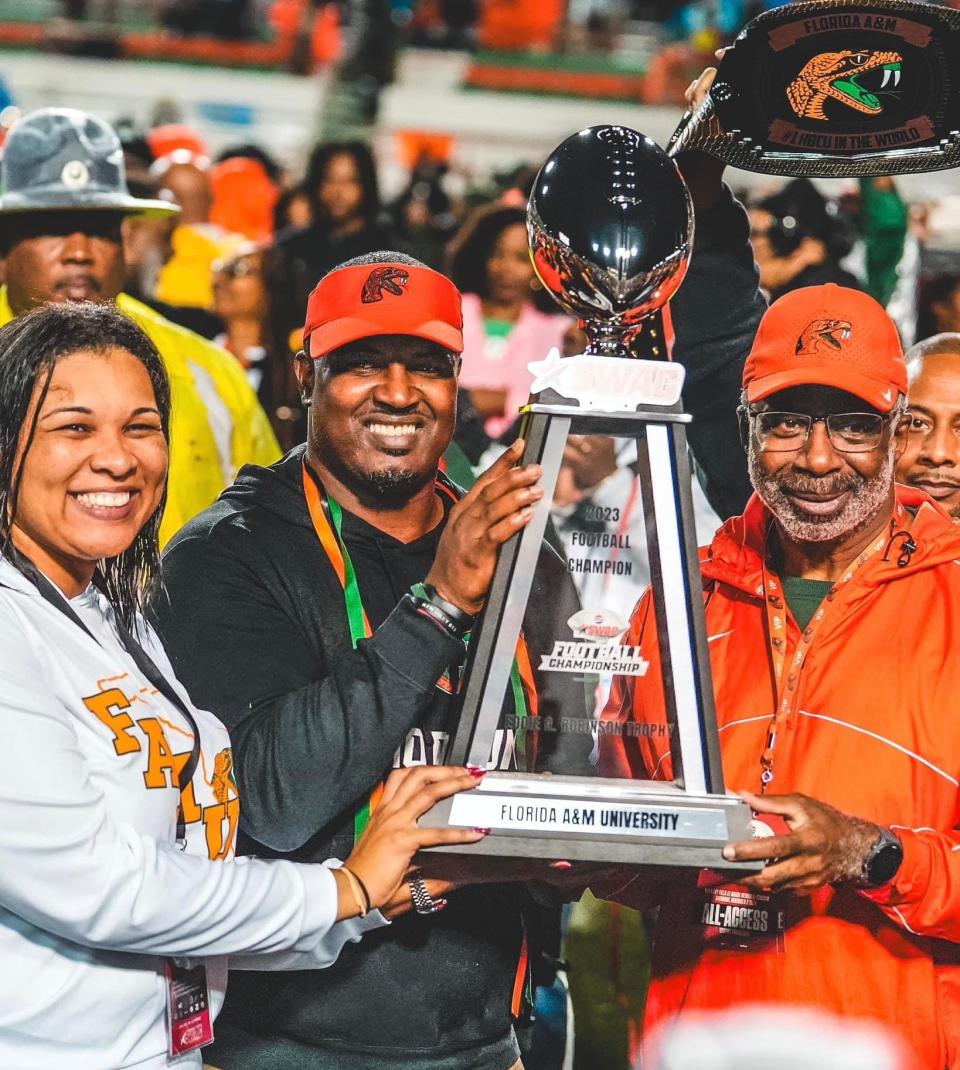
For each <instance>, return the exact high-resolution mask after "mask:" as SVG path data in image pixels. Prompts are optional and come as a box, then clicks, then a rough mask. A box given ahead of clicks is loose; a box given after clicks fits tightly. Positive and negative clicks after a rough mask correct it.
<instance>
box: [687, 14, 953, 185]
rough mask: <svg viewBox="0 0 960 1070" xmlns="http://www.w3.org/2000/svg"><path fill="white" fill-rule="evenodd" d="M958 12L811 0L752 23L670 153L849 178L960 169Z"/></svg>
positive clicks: (776, 170)
mask: <svg viewBox="0 0 960 1070" xmlns="http://www.w3.org/2000/svg"><path fill="white" fill-rule="evenodd" d="M958 69H960V11H957V10H952V9H950V8H948V7H939V6H934V5H933V4H922V3H914V2H912V0H801V2H800V3H792V4H787V5H785V6H783V7H779V8H776V9H774V10H773V11H768V12H765V13H764V14H762V15H759V16H758V17H757V18H755V19H754V20H753V21H752V22H750V23H749V24H748V25H747V26H746V27H745V28H744V29H743V30H742V31H741V32H740V34H739V35H738V37H737V39H736V41H735V42H734V44H733V45H732V47H730V48H729V49H727V50H726V52H725V53H724V56H723V58H722V60H721V61H720V64H719V67H718V69H717V76H716V78H715V80H714V82H713V85H712V87H711V89H710V92H709V93H708V94H707V97H706V99H705V100H704V101H703V103H702V104H701V105H700V107H699V108H697V109H696V111H694V112H692V113H690V114H688V115H687V116H685V118H684V121H683V122H682V123H681V124H680V126H679V127H678V129H677V131H676V133H675V134H674V136H673V138H672V140H671V142H670V145H669V148H668V151H669V152H670V153H671V155H676V154H678V153H681V152H689V151H702V152H709V153H710V154H712V155H713V156H716V157H717V158H718V159H720V160H723V161H724V163H727V164H730V165H731V166H733V167H740V168H743V169H744V170H747V171H759V172H762V173H764V174H774V175H818V176H821V177H824V178H845V177H851V176H858V175H893V174H905V173H910V172H919V171H937V170H941V169H943V168H948V167H955V166H956V165H957V164H958V163H960V81H958V79H957V77H956V72H957V70H958Z"/></svg>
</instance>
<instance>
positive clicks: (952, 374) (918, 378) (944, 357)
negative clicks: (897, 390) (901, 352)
mask: <svg viewBox="0 0 960 1070" xmlns="http://www.w3.org/2000/svg"><path fill="white" fill-rule="evenodd" d="M907 372H908V375H909V379H910V388H909V398H910V400H913V399H914V398H915V397H920V396H923V395H931V397H930V400H940V399H942V392H943V390H944V389H947V390H950V391H951V393H952V392H953V389H954V388H956V389H957V390H958V391H960V347H958V348H957V349H956V350H955V351H949V350H945V351H944V352H942V353H928V354H927V355H926V356H925V357H924V358H923V360H922V361H921V362H919V364H918V365H916V366H912V365H911V364H908V365H907ZM935 395H936V396H935Z"/></svg>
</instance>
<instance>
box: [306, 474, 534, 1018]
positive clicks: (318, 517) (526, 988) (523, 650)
mask: <svg viewBox="0 0 960 1070" xmlns="http://www.w3.org/2000/svg"><path fill="white" fill-rule="evenodd" d="M435 487H436V491H437V493H439V494H445V495H446V496H447V497H448V498H450V499H451V501H453V502H456V501H458V500H459V499H458V496H457V494H456V492H455V491H454V490H453V488H452V487H450V486H448V485H447V484H446V483H444V482H443V481H442V480H441V479H440V478H439V476H438V478H437V481H436V484H435ZM303 491H304V496H305V497H306V500H307V509H308V511H309V513H310V519H311V520H312V521H313V529H314V531H315V532H316V533H317V538H318V539H319V540H320V545H321V546H322V547H323V550H324V552H325V553H326V555H327V558H328V560H329V561H330V564H331V565H332V566H333V571H334V572H335V573H336V576H337V579H338V580H339V581H340V586H341V587H342V588H343V600H344V604H345V606H346V610H347V622H348V624H349V627H350V640H351V643H352V644H353V648H354V650H356V648H357V644H358V643H359V642H360V640H361V639H369V638H370V637H371V636H372V635H373V629H372V628H371V627H370V620H369V618H368V617H367V613H366V610H365V609H364V608H363V602H362V600H361V598H360V586H359V584H358V583H357V574H356V572H355V571H354V567H353V562H352V561H351V560H350V554H349V552H348V550H347V547H346V545H345V544H344V541H343V534H342V530H343V509H342V507H341V506H340V503H339V502H337V501H336V499H334V498H332V497H331V496H330V495H329V494H327V493H325V492H324V491H322V490H321V487H320V484H319V481H318V480H317V478H316V476H315V475H314V474H313V472H312V471H311V469H310V468H309V466H308V465H307V463H306V461H304V464H303ZM469 641H470V633H469V632H468V633H467V634H466V635H465V636H464V645H466V644H467V643H469ZM443 681H444V677H441V680H440V681H438V685H439V686H441V687H442V689H443V690H445V691H449V692H450V693H451V694H455V693H456V691H457V690H458V687H457V685H455V684H454V683H453V682H452V681H451V682H450V684H449V686H444V684H443ZM510 689H511V692H512V694H513V703H514V710H515V713H516V715H517V718H518V720H517V724H518V729H517V733H516V748H517V753H518V754H523V755H524V757H525V759H526V760H525V764H526V765H527V766H528V767H529V768H532V767H533V765H534V764H535V762H536V733H531V734H530V735H529V736H528V735H527V732H526V729H525V728H523V727H522V726H523V725H524V724H526V720H527V717H528V714H529V716H531V717H537V716H538V714H539V700H538V696H537V689H536V686H535V684H534V679H533V666H532V664H531V661H530V652H529V650H528V649H527V644H526V641H525V640H524V638H523V636H522V635H521V636H520V637H519V638H518V639H517V649H516V655H515V657H514V660H513V666H512V668H511V670H510ZM382 795H383V783H382V782H381V783H380V784H378V785H377V786H376V787H375V788H374V789H373V791H372V792H371V793H370V797H369V798H368V799H367V800H366V801H365V802H364V803H363V804H362V805H361V806H359V807H358V808H357V811H356V813H355V814H354V817H353V835H354V842H356V840H358V839H359V838H360V836H361V835H362V834H363V830H364V829H365V828H366V827H367V823H368V822H369V820H370V815H371V814H372V813H373V812H374V811H375V810H376V808H377V806H378V804H379V802H380V798H381V796H382ZM524 1002H526V1003H527V1004H528V1005H530V1006H532V1003H533V991H532V979H531V973H530V945H529V939H528V935H527V926H526V923H524V926H523V939H522V942H521V947H520V959H519V962H518V963H517V972H516V976H515V979H514V984H513V992H512V999H511V1010H512V1013H513V1015H514V1017H515V1018H519V1017H520V1015H521V1013H522V1011H523V1006H524Z"/></svg>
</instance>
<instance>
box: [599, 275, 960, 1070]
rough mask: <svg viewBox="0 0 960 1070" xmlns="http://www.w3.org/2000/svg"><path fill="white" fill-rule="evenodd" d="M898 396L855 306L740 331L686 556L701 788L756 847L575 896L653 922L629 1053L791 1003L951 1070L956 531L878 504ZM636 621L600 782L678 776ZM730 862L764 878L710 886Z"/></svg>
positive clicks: (919, 504) (649, 621)
mask: <svg viewBox="0 0 960 1070" xmlns="http://www.w3.org/2000/svg"><path fill="white" fill-rule="evenodd" d="M906 390H907V371H906V365H905V363H904V358H903V352H902V350H901V346H900V339H899V337H898V335H897V332H896V329H895V327H894V325H893V323H892V322H891V320H890V318H889V317H888V316H887V315H886V313H885V312H884V310H883V308H882V307H881V306H880V305H879V304H877V302H876V301H874V300H873V298H871V297H869V296H867V295H866V294H863V293H860V292H858V291H855V290H849V289H845V288H843V287H840V286H836V285H833V284H829V283H828V284H827V285H825V286H813V287H806V288H803V289H799V290H795V291H793V292H791V293H789V294H787V295H786V296H784V297H782V298H781V299H780V300H778V301H776V302H774V304H772V305H771V306H770V308H769V309H768V310H767V312H766V314H765V315H764V317H763V319H762V320H761V323H760V327H759V330H758V332H757V336H756V339H755V341H754V344H753V348H752V349H751V352H750V356H749V357H748V359H747V362H746V365H745V367H744V374H743V404H742V407H741V409H740V418H741V429H742V438H743V443H744V446H745V448H746V450H747V454H748V461H749V471H750V477H751V480H752V482H753V485H754V487H755V489H756V493H755V494H754V496H753V497H752V498H751V499H750V501H749V502H748V504H747V507H746V509H745V511H744V514H743V516H739V517H734V518H733V519H732V520H729V521H727V523H726V524H725V525H724V526H723V527H722V528H721V529H720V531H719V532H718V533H717V535H716V536H715V538H714V540H713V543H712V545H711V546H710V547H709V549H706V550H704V551H702V553H701V569H702V573H703V580H704V596H705V602H706V625H707V638H708V642H709V650H710V656H711V666H712V670H713V680H714V689H715V693H716V709H717V722H718V727H719V730H720V747H721V755H722V760H723V769H724V777H725V780H726V786H727V788H728V790H733V791H738V792H740V793H742V795H743V797H744V798H745V799H746V800H747V801H748V802H749V803H750V805H751V806H752V807H753V809H754V811H755V817H756V823H755V835H756V836H757V837H760V838H757V839H753V840H751V841H749V842H744V843H736V844H729V845H728V846H726V847H725V848H724V849H723V854H722V857H721V856H720V853H719V852H718V854H717V860H716V871H713V870H711V871H701V872H699V873H680V874H678V875H676V876H671V877H669V878H667V879H664V880H663V882H662V884H661V885H660V886H657V884H656V883H654V881H653V880H652V879H651V878H650V876H649V874H646V873H644V872H642V871H641V875H640V876H639V877H638V876H636V875H631V874H628V873H624V874H623V877H622V879H621V880H620V881H618V882H614V881H610V882H609V883H608V884H607V885H606V886H605V887H603V888H599V889H597V888H595V889H594V890H595V891H600V892H601V893H602V894H605V895H607V896H608V897H610V898H615V899H617V900H619V901H621V902H624V903H627V904H628V905H635V906H636V905H647V906H658V907H659V913H658V915H657V923H656V930H657V931H656V935H655V940H654V943H653V953H652V955H653V962H652V971H651V975H652V980H651V983H650V990H649V993H648V997H647V1003H646V1011H645V1023H644V1034H645V1036H646V1037H651V1036H653V1035H654V1034H655V1032H656V1027H657V1026H659V1025H662V1024H664V1023H666V1022H668V1021H670V1020H671V1019H672V1018H673V1017H674V1016H675V1015H676V1014H678V1013H679V1012H681V1011H685V1010H706V1009H716V1008H720V1007H725V1006H735V1005H746V1004H755V1003H771V1002H775V1003H785V1004H803V1005H806V1006H811V1005H812V1006H818V1007H821V1008H824V1009H826V1010H830V1011H833V1012H834V1013H838V1014H840V1015H843V1016H849V1017H856V1018H874V1019H877V1020H880V1021H883V1022H885V1023H886V1024H887V1025H888V1026H890V1027H892V1028H893V1029H894V1030H895V1031H896V1032H898V1033H899V1034H900V1036H901V1037H902V1038H903V1040H904V1042H905V1043H907V1044H909V1045H910V1046H911V1047H912V1048H913V1050H914V1052H915V1054H916V1059H917V1065H919V1066H926V1067H943V1066H960V1037H958V1035H957V1032H956V1030H955V1029H953V1028H951V1022H952V1021H955V1020H956V1018H955V1016H956V1015H957V1014H958V1013H960V996H958V994H957V989H956V985H951V984H950V983H949V980H950V978H952V977H955V976H956V971H957V970H958V968H960V946H958V945H960V829H958V821H957V815H958V813H960V789H958V785H960V719H958V718H957V717H955V716H954V715H953V711H954V710H955V708H956V702H957V698H956V696H957V695H958V694H960V658H958V657H957V656H956V653H955V650H956V645H957V642H958V639H960V582H958V579H960V574H958V571H957V564H958V561H960V525H956V524H954V523H953V522H952V520H951V517H950V516H949V514H948V513H947V512H946V511H945V510H944V509H943V508H942V507H941V505H940V504H939V503H938V502H936V501H934V500H933V498H931V497H930V496H928V495H927V494H925V493H924V492H923V491H922V490H919V489H917V488H914V487H904V486H898V485H896V484H895V482H894V475H893V472H894V465H895V463H896V458H897V456H898V455H899V454H900V453H902V451H903V448H904V445H905V443H906V438H907V421H906V419H905V415H904V413H905V399H904V395H905V394H906ZM654 613H655V610H654V605H653V601H652V599H651V598H650V595H649V593H648V594H647V595H645V596H644V598H643V599H642V600H641V601H640V603H639V605H638V606H637V609H636V611H635V612H634V616H633V620H632V622H631V627H630V630H629V632H628V633H627V636H626V638H625V639H624V642H625V643H628V644H631V645H633V646H639V647H640V648H641V650H640V653H641V656H642V657H643V658H644V659H645V660H647V661H648V662H649V663H650V669H649V670H648V672H647V673H646V674H645V675H644V676H642V677H629V678H622V677H621V678H618V679H617V680H616V681H615V683H614V687H613V690H612V692H611V697H610V702H609V704H608V706H607V709H606V710H605V712H604V719H605V720H607V721H608V722H611V723H610V724H609V725H608V728H609V729H610V730H609V731H604V732H601V733H600V765H601V773H602V774H603V775H606V776H629V777H637V778H643V779H656V780H665V781H668V782H669V781H672V780H673V779H674V777H675V775H676V773H677V771H676V770H675V769H674V767H673V760H672V755H671V753H670V747H669V744H668V743H664V740H669V738H670V736H669V733H668V726H667V725H666V723H665V722H666V715H665V708H664V707H665V703H664V697H663V680H662V673H661V671H660V652H659V648H658V644H657V635H656V627H655V621H654ZM629 722H636V723H639V724H643V725H644V726H645V728H646V730H645V731H643V732H640V733H636V734H632V733H631V734H627V732H626V731H625V726H626V725H627V724H628V723H629ZM618 729H619V730H620V732H621V733H622V734H619V735H618V734H616V733H617V730H618ZM746 859H751V860H764V861H765V866H764V868H763V870H762V871H761V872H759V873H758V874H756V875H754V876H750V877H747V878H746V879H745V880H743V881H742V883H739V884H734V883H732V882H731V881H730V878H729V875H728V876H724V875H722V868H723V865H724V861H725V860H726V861H732V860H738V861H739V860H746ZM624 882H626V883H624ZM617 883H619V884H620V887H619V888H618V887H616V884H617Z"/></svg>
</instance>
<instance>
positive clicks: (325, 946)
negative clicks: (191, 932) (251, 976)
mask: <svg viewBox="0 0 960 1070" xmlns="http://www.w3.org/2000/svg"><path fill="white" fill-rule="evenodd" d="M323 864H324V865H325V866H326V867H327V868H328V869H339V868H340V867H341V866H342V865H343V863H342V862H341V861H340V859H339V858H328V859H327V860H326V862H324V863H323ZM390 924H391V922H390V919H389V918H386V917H384V915H383V914H381V913H380V911H379V910H371V911H370V913H369V914H367V916H366V917H365V918H347V919H346V920H344V921H338V922H336V924H334V925H332V926H331V927H330V930H329V932H328V933H327V935H326V936H324V937H323V939H322V940H320V941H319V942H318V944H317V946H316V947H315V948H314V949H313V950H312V951H286V952H284V951H281V952H279V953H278V954H275V955H235V956H234V957H233V958H231V959H230V969H231V970H325V969H326V968H327V967H328V966H332V965H333V964H334V963H335V962H336V961H337V958H338V957H339V955H340V952H341V951H342V950H343V945H344V944H357V943H359V942H360V941H361V940H362V939H363V934H364V933H368V932H372V931H373V930H374V929H382V928H383V927H384V926H385V925H390Z"/></svg>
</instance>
